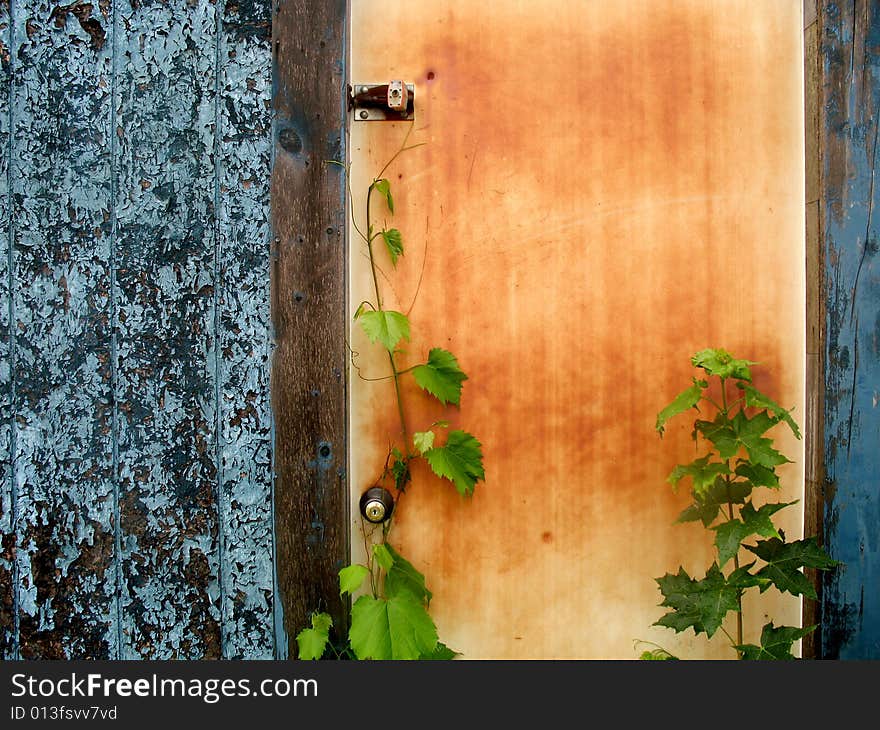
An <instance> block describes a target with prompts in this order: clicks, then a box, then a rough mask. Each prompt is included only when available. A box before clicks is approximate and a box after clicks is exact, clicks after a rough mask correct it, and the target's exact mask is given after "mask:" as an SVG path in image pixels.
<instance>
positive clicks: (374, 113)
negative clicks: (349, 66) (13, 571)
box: [348, 81, 416, 122]
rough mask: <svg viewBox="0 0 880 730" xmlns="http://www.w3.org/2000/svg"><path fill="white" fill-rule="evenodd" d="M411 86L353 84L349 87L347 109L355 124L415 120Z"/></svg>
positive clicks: (413, 95) (413, 92)
mask: <svg viewBox="0 0 880 730" xmlns="http://www.w3.org/2000/svg"><path fill="white" fill-rule="evenodd" d="M415 95H416V90H415V86H414V85H413V84H405V83H404V82H403V81H389V82H388V83H387V84H355V85H354V86H351V87H349V97H348V101H349V104H348V106H349V109H351V110H352V111H353V112H354V120H355V121H356V122H399V121H406V120H411V119H415Z"/></svg>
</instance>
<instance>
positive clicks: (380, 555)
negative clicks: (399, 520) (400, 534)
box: [373, 542, 394, 570]
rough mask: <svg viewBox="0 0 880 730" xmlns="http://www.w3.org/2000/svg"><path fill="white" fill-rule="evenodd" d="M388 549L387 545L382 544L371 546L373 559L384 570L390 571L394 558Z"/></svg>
mask: <svg viewBox="0 0 880 730" xmlns="http://www.w3.org/2000/svg"><path fill="white" fill-rule="evenodd" d="M389 547H390V546H389V545H388V543H384V542H380V543H379V544H377V545H373V557H374V558H375V559H376V562H377V563H379V565H380V566H382V568H383V569H384V570H391V566H393V565H394V556H393V555H392V554H391V551H390V550H389Z"/></svg>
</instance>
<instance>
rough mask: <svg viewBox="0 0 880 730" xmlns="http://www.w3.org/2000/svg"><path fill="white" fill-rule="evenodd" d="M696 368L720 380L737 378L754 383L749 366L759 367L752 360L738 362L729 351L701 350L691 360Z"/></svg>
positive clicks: (719, 349) (718, 349)
mask: <svg viewBox="0 0 880 730" xmlns="http://www.w3.org/2000/svg"><path fill="white" fill-rule="evenodd" d="M691 363H692V364H693V365H694V367H698V368H703V370H705V371H706V372H707V373H709V375H717V376H718V377H719V378H724V379H726V378H736V379H737V380H747V381H748V382H752V373H751V371H750V370H749V365H757V363H755V362H752V361H751V360H737V359H735V358H734V357H733V355H731V354H730V353H729V352H727V350H723V349H721V348H717V349H707V350H700V352H698V353H697V354H696V355H694V356H693V357H692V358H691Z"/></svg>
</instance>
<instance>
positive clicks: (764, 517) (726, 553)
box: [712, 502, 794, 568]
mask: <svg viewBox="0 0 880 730" xmlns="http://www.w3.org/2000/svg"><path fill="white" fill-rule="evenodd" d="M792 504H794V502H779V503H776V504H765V505H763V506H762V507H761V508H760V509H757V510H756V509H755V508H754V506H752V503H751V502H748V503H747V504H744V505H743V506H742V508H741V509H740V519H736V518H734V519H732V520H728V521H727V522H722V523H721V524H720V525H717V526H715V527H713V528H712V529H713V530H715V546H716V547H717V548H718V564H719V565H720V566H721V567H722V568H723V567H724V566H725V565H726V564H727V561H728V560H730V559H731V558H733V556H734V555H736V554H737V553H738V552H739V547H740V544H741V543H742V541H743V540H745V539H746V538H747V537H750V536H751V535H760V536H761V537H779V536H780V535H779V533H778V532H777V530H776V527H775V525H774V524H773V521H772V520H771V519H770V518H771V516H772V515H773V514H774V513H776V512H778V511H779V510H781V509H782V508H783V507H788V506H789V505H792Z"/></svg>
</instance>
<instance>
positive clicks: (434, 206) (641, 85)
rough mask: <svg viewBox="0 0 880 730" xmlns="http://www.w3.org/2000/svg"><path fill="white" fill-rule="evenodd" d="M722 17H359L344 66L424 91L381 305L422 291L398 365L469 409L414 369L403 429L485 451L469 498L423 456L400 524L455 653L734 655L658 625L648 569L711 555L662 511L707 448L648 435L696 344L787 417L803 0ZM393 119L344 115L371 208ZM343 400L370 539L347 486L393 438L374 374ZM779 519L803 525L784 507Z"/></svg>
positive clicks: (396, 12)
mask: <svg viewBox="0 0 880 730" xmlns="http://www.w3.org/2000/svg"><path fill="white" fill-rule="evenodd" d="M723 6H724V7H723V8H722V7H721V5H720V4H718V3H711V2H703V1H702V0H688V1H685V0H676V1H675V2H644V1H640V0H628V1H626V2H623V1H621V2H615V3H600V2H586V3H584V2H566V1H563V0H560V1H559V2H554V3H553V4H552V8H553V9H552V12H548V10H547V6H546V5H542V4H527V3H521V2H515V1H514V0H510V1H504V0H499V2H494V3H491V4H488V3H484V4H478V3H471V2H466V1H465V0H460V1H457V0H443V1H438V2H433V3H430V4H423V3H410V2H405V1H404V0H397V1H393V0H392V1H388V0H383V2H372V1H371V0H358V1H357V2H353V3H352V28H353V37H352V48H353V50H352V77H353V78H354V79H355V80H360V79H364V80H370V81H383V80H387V79H390V78H402V79H404V80H405V81H408V82H413V83H414V84H415V86H416V122H415V128H414V131H413V137H412V141H413V142H427V144H426V145H425V146H424V147H420V148H418V149H417V150H413V151H411V152H408V153H406V154H405V155H403V156H402V157H400V158H399V159H398V160H397V161H396V162H395V163H394V165H393V167H392V168H391V169H390V170H389V171H388V173H387V174H388V177H389V179H390V180H391V185H392V190H393V192H394V198H395V213H394V216H393V219H392V217H391V216H390V215H387V214H385V213H382V214H381V216H380V210H381V209H380V207H379V206H377V208H376V211H377V213H376V215H377V223H379V224H381V222H382V216H384V218H385V219H386V220H387V222H388V225H392V224H393V225H394V226H395V227H397V228H399V229H400V230H401V231H402V233H403V237H404V244H405V246H406V255H405V256H404V258H403V259H401V260H400V261H398V263H397V267H396V268H392V265H391V262H390V261H388V260H387V259H382V260H381V262H380V264H381V267H382V270H383V271H384V273H385V274H387V279H386V278H385V277H381V276H380V283H381V285H382V286H383V287H384V288H385V297H386V305H387V306H388V307H389V308H397V309H399V310H400V311H403V312H406V311H410V306H411V305H412V309H411V312H410V317H411V322H412V333H413V339H412V342H411V343H408V344H407V347H406V350H407V355H406V357H405V358H404V359H403V362H402V363H401V366H402V367H407V366H410V365H413V364H415V363H417V362H419V361H420V360H421V361H424V358H425V355H426V353H427V351H428V349H429V348H430V347H435V346H443V347H448V348H449V349H450V350H451V351H452V352H453V353H455V354H456V355H457V357H458V358H459V361H460V363H461V366H462V368H463V369H464V371H465V372H466V373H467V374H468V376H469V380H467V381H466V382H465V383H464V388H463V394H462V403H461V409H460V411H458V410H457V409H455V408H447V409H442V408H440V407H439V406H438V405H437V404H436V403H435V402H432V401H430V400H429V399H426V398H425V397H424V396H423V395H422V394H421V393H420V391H418V389H417V388H415V387H413V384H412V382H411V381H410V382H409V384H408V386H407V389H406V391H405V397H406V399H407V415H408V420H409V424H410V428H411V430H413V431H415V430H421V429H422V428H423V427H424V426H426V425H428V424H430V423H431V422H433V421H435V420H436V419H438V418H445V419H448V420H450V421H451V422H452V424H453V425H455V426H458V425H461V427H463V428H466V429H467V430H469V431H471V432H472V433H474V434H475V435H476V436H478V437H479V438H480V440H481V441H482V442H483V444H484V453H485V457H486V458H485V464H486V481H485V484H482V483H481V484H479V485H478V486H477V489H476V492H475V494H474V497H473V499H472V500H470V501H467V500H463V499H461V498H460V497H459V495H458V494H457V493H456V492H455V490H454V489H452V488H451V487H450V486H449V484H448V483H446V482H442V481H440V480H437V479H435V478H433V477H432V476H431V475H430V474H429V473H427V470H423V469H419V470H417V471H416V472H415V473H414V481H413V484H412V486H411V487H409V488H408V489H407V494H406V497H405V499H404V500H403V502H402V503H401V505H400V508H399V511H398V512H397V513H396V514H397V517H396V518H395V526H394V528H393V531H392V542H394V544H395V545H396V546H399V547H400V548H401V549H402V551H403V552H404V554H406V555H407V557H408V558H409V559H411V560H412V561H413V563H414V564H415V565H416V567H417V568H419V569H420V570H424V572H425V575H426V577H427V579H428V584H429V586H430V588H431V590H432V591H433V593H434V598H433V600H432V603H431V607H432V615H433V616H434V617H435V619H436V621H437V623H438V627H439V630H440V635H441V638H442V639H443V640H444V641H446V642H447V643H448V644H449V645H450V646H452V647H453V648H455V649H457V650H459V651H461V652H463V653H464V655H465V657H469V658H477V659H479V658H526V657H532V658H571V657H575V658H609V657H611V658H622V659H626V658H635V657H636V656H638V651H637V649H635V648H634V647H633V640H634V639H636V638H643V639H647V640H651V641H655V642H657V643H660V644H662V645H663V646H667V647H669V648H670V649H672V650H673V651H674V652H675V653H676V654H679V655H681V656H686V657H712V658H723V657H732V656H733V652H732V651H731V650H730V648H729V646H728V645H727V642H726V639H725V638H724V637H723V636H722V635H721V633H720V632H719V633H718V634H717V635H716V637H715V638H714V639H713V640H712V641H711V642H706V641H704V637H702V636H701V637H699V638H696V639H695V638H694V636H693V635H692V634H691V633H690V632H688V633H687V634H681V635H676V634H674V633H673V632H672V631H670V630H668V629H663V628H659V627H652V624H653V622H654V621H656V620H657V619H658V618H659V617H660V616H661V615H662V614H663V609H661V608H658V606H657V604H658V603H659V602H660V600H661V596H660V593H659V591H658V589H657V585H656V583H655V582H654V578H655V577H656V576H660V575H663V574H664V573H665V572H667V571H670V572H675V571H676V569H677V568H678V566H679V565H683V566H684V567H685V569H686V570H688V571H689V572H691V573H692V574H693V573H695V572H696V571H698V570H703V571H704V570H705V568H706V566H707V565H709V564H710V563H711V561H712V558H713V548H712V539H711V535H708V534H707V533H706V531H705V530H704V529H703V528H702V526H701V525H699V524H693V523H692V524H688V525H673V522H674V520H675V518H676V516H677V514H678V513H679V511H680V510H681V509H682V508H683V506H684V504H685V502H686V495H685V494H684V493H679V494H677V495H676V494H673V493H672V492H671V490H670V489H669V485H668V484H666V483H665V482H664V480H665V478H666V476H667V474H668V473H669V471H670V470H671V469H672V467H673V465H674V464H676V463H685V462H688V461H690V460H691V459H693V458H694V447H693V443H692V442H691V440H690V430H691V429H690V424H689V423H688V422H689V420H690V419H688V418H687V417H682V418H681V419H676V422H674V423H673V424H672V425H671V428H670V429H669V430H668V431H667V433H666V435H665V437H664V439H663V440H662V441H661V440H660V439H659V438H658V437H657V434H656V432H655V431H654V423H655V418H656V414H657V412H658V411H659V410H660V409H661V408H662V407H663V406H664V405H666V403H668V402H669V401H671V400H672V398H673V397H674V396H675V395H676V393H677V392H679V391H680V390H682V389H683V388H684V387H686V386H687V385H688V384H689V383H690V377H691V375H693V374H695V372H694V370H693V369H692V368H691V367H690V365H689V358H690V356H691V355H692V354H693V353H694V352H696V351H697V350H699V349H702V348H704V347H725V348H727V349H729V350H730V351H731V352H734V353H736V354H738V356H739V357H746V358H749V359H752V360H756V361H759V362H760V363H761V365H760V367H758V368H756V369H755V373H756V377H757V382H756V384H757V386H758V387H759V388H760V389H762V390H765V391H766V392H768V393H770V394H771V395H772V396H773V397H774V398H775V399H777V400H779V401H781V402H782V403H784V404H785V405H786V406H787V407H791V406H794V407H795V414H797V418H798V420H799V422H801V423H803V421H802V419H803V416H804V406H805V396H804V339H805V332H804V330H805V327H804V316H805V315H804V307H805V304H804V300H805V281H804V279H805V275H804V268H805V267H804V256H805V252H804V215H805V211H804V186H803V176H804V160H803V158H804V141H803V84H804V79H803V62H802V57H801V54H802V39H803V27H802V25H801V7H800V2H798V1H797V0H789V1H788V2H767V3H753V2H747V1H746V0H741V1H739V2H735V3H730V2H726V3H724V4H723ZM402 29H405V31H406V43H399V42H397V41H396V39H398V38H399V37H401V33H402ZM389 49H393V50H392V51H389ZM407 126H408V125H406V124H392V125H385V124H383V125H379V124H360V125H358V124H353V126H352V130H351V134H352V139H351V157H352V164H353V175H354V186H353V189H354V196H355V197H354V198H353V204H354V205H355V206H358V207H356V209H355V210H356V212H357V213H358V214H359V216H360V220H361V221H363V211H362V206H363V201H362V198H361V197H358V196H359V195H360V194H361V192H360V191H364V190H365V188H366V185H367V184H368V182H369V180H370V179H371V177H372V176H373V175H374V174H376V172H377V171H378V170H379V169H380V168H381V167H382V165H383V164H384V163H385V162H386V161H387V160H388V159H389V158H390V157H391V155H392V154H393V152H394V150H395V149H396V148H397V146H398V145H399V144H400V142H401V140H402V138H403V135H404V133H405V131H406V128H407ZM392 221H393V222H392ZM423 261H424V264H423ZM364 262H365V259H364V257H363V256H362V250H361V248H359V247H357V246H355V245H354V241H353V243H352V247H351V253H350V266H351V272H350V280H351V293H350V301H351V302H355V303H356V302H359V301H361V300H362V299H364V298H367V297H369V296H371V282H370V279H369V271H368V270H367V267H366V266H365V265H364ZM423 266H424V273H422V268H423ZM416 292H418V295H417V297H416V296H415V295H416ZM413 301H414V305H413ZM351 344H352V347H353V349H354V350H355V351H357V352H358V353H360V355H359V358H358V367H359V369H360V372H361V373H362V374H363V375H364V376H365V377H369V378H376V377H381V376H383V375H386V374H387V358H386V357H384V355H383V353H382V352H380V351H378V348H375V347H371V346H370V345H369V343H368V342H366V340H365V338H364V337H363V334H362V333H361V332H359V331H358V330H357V328H355V329H354V330H352V332H351ZM350 388H351V399H350V400H351V409H352V414H351V436H350V439H351V445H352V448H351V464H350V470H351V473H350V480H351V500H352V502H351V505H352V515H353V518H355V519H352V546H353V550H355V551H357V549H358V548H360V546H361V544H362V539H361V537H360V535H361V532H360V530H361V525H360V524H359V521H358V520H357V519H356V513H355V512H354V510H355V509H356V504H357V499H358V497H359V496H360V493H361V491H362V490H363V489H364V488H366V487H367V486H368V485H369V484H370V483H371V481H372V480H374V479H375V478H376V476H377V472H378V470H379V469H381V465H382V463H383V462H384V458H385V455H386V454H387V450H388V445H389V442H394V440H395V439H396V438H397V437H398V436H399V424H398V420H397V415H396V409H395V407H394V396H393V392H392V386H391V385H390V384H389V382H388V381H373V382H367V381H364V380H360V379H359V378H358V377H357V374H356V373H355V372H354V371H353V372H352V376H351V382H350ZM773 436H774V437H775V438H777V439H778V442H777V443H778V445H779V448H780V449H781V450H782V452H783V453H785V454H786V455H788V456H789V458H791V459H793V460H794V461H795V462H796V463H795V464H789V465H786V468H785V469H783V470H782V475H783V484H784V489H783V490H782V494H781V495H779V496H780V498H781V499H783V500H790V499H801V498H802V497H803V475H804V452H803V444H802V442H799V441H796V440H795V439H794V438H793V437H792V436H790V435H788V434H785V433H783V432H782V431H781V430H780V431H774V432H773ZM439 438H442V436H438V439H439ZM771 498H775V495H774V496H773V497H771ZM779 517H780V522H781V524H782V526H783V528H784V529H785V532H786V535H788V536H789V537H790V538H796V537H798V536H800V534H801V531H802V513H801V512H800V511H799V510H797V509H794V508H791V509H789V510H785V511H783V512H781V513H780V515H779ZM700 575H702V573H701V574H700ZM745 611H746V615H747V628H746V639H747V640H748V641H754V640H756V639H757V637H758V635H759V634H760V627H761V626H762V625H763V624H764V623H766V620H767V619H766V616H765V612H766V613H768V614H769V615H771V616H772V617H773V619H774V621H775V622H776V623H777V624H779V623H786V624H788V625H793V624H797V622H798V621H799V619H800V612H801V606H800V601H798V600H795V599H791V597H789V596H785V597H780V596H779V595H774V594H773V593H771V592H767V593H765V594H763V595H761V596H760V597H758V596H757V595H754V596H750V597H749V598H748V600H747V602H746V607H745ZM729 619H730V620H733V616H732V615H731V616H729Z"/></svg>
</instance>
